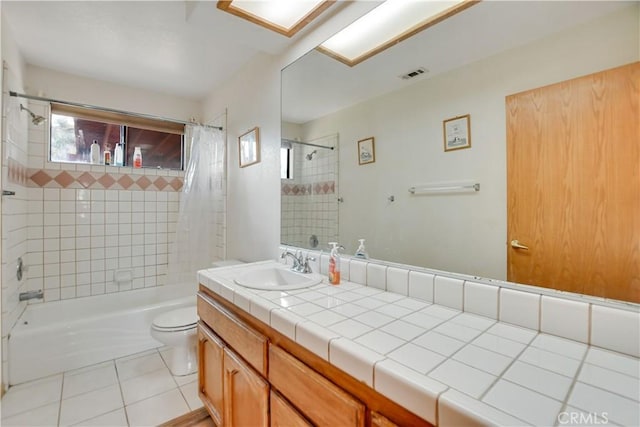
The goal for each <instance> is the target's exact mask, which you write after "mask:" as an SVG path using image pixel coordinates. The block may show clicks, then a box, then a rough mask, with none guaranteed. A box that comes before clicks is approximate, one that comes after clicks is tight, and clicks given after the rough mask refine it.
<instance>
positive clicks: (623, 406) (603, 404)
mask: <svg viewBox="0 0 640 427" xmlns="http://www.w3.org/2000/svg"><path fill="white" fill-rule="evenodd" d="M567 403H568V404H569V405H571V406H575V407H576V408H579V409H582V410H584V411H588V412H595V413H600V414H602V413H606V414H607V417H608V418H609V419H610V420H612V421H613V422H616V423H619V424H622V425H625V426H637V425H640V410H638V402H637V401H634V400H631V399H627V398H625V397H622V396H619V395H617V394H614V393H611V392H608V391H606V390H602V389H599V388H596V387H592V386H590V385H588V384H583V383H580V382H578V383H576V384H575V386H574V387H573V390H572V392H571V395H570V396H569V400H568V401H567Z"/></svg>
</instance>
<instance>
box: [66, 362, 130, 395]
mask: <svg viewBox="0 0 640 427" xmlns="http://www.w3.org/2000/svg"><path fill="white" fill-rule="evenodd" d="M117 382H118V376H117V375H116V367H115V365H114V363H113V361H110V362H106V363H101V364H99V365H95V366H90V367H89V368H84V369H81V370H75V371H69V372H65V374H64V382H63V384H62V398H63V399H66V398H69V397H73V396H77V395H79V394H83V393H86V392H89V391H93V390H97V389H100V388H104V387H107V386H109V385H112V384H116V383H117Z"/></svg>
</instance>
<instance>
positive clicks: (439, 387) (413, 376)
mask: <svg viewBox="0 0 640 427" xmlns="http://www.w3.org/2000/svg"><path fill="white" fill-rule="evenodd" d="M374 388H375V389H376V390H377V391H378V392H380V393H382V394H384V395H386V396H394V399H395V400H396V402H398V403H399V404H401V405H402V406H404V407H405V408H407V409H409V410H410V411H411V412H413V413H414V414H416V415H418V416H420V417H422V418H423V419H425V420H427V421H429V422H430V423H432V424H436V406H437V405H436V402H437V399H438V396H439V395H440V394H441V393H443V392H444V391H445V390H446V389H447V386H446V385H445V384H442V383H440V382H438V381H435V380H433V379H431V378H428V377H425V376H422V375H420V374H419V373H418V372H416V371H414V370H411V369H409V368H407V367H406V366H403V365H401V364H399V363H397V362H394V361H393V360H389V359H386V360H383V361H382V362H378V363H376V366H375V383H374Z"/></svg>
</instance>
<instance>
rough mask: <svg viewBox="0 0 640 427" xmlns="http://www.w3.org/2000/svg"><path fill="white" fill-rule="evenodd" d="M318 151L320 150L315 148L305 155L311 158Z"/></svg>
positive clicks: (308, 158)
mask: <svg viewBox="0 0 640 427" xmlns="http://www.w3.org/2000/svg"><path fill="white" fill-rule="evenodd" d="M317 152H318V150H313V151H312V152H310V153H309V154H307V155H306V156H305V157H306V158H307V160H311V159H313V155H314V154H316V153H317Z"/></svg>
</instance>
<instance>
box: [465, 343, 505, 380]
mask: <svg viewBox="0 0 640 427" xmlns="http://www.w3.org/2000/svg"><path fill="white" fill-rule="evenodd" d="M453 359H455V360H458V361H460V362H463V363H466V364H467V365H470V366H473V367H475V368H478V369H481V370H483V371H485V372H488V373H490V374H493V375H500V374H502V373H503V372H504V371H505V369H507V367H508V366H509V365H510V364H511V363H512V362H513V359H512V358H510V357H507V356H505V355H502V354H499V353H495V352H493V351H490V350H486V349H484V348H482V347H477V346H475V345H467V346H466V347H464V348H463V349H462V350H460V351H459V352H457V353H456V354H454V355H453Z"/></svg>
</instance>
